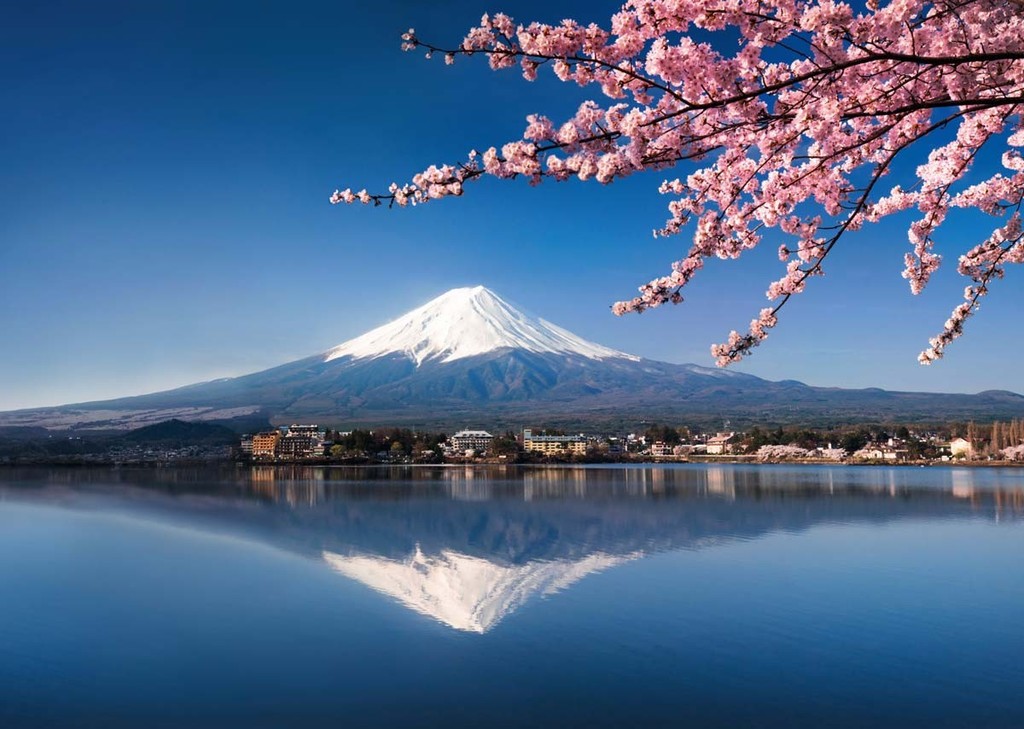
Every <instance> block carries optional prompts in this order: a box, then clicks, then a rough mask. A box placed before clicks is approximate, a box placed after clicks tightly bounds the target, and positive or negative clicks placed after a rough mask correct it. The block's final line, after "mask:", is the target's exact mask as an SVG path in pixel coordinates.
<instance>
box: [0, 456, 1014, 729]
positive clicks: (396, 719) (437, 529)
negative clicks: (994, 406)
mask: <svg viewBox="0 0 1024 729" xmlns="http://www.w3.org/2000/svg"><path fill="white" fill-rule="evenodd" d="M1022 559H1024V469H1022V470H1017V469H1000V468H973V469H971V468H940V467H929V468H884V467H842V466H836V467H825V466H822V467H817V466H739V465H737V466H732V465H707V466H705V465H696V464H688V465H676V466H635V467H634V466H629V467H620V466H611V467H608V466H601V467H560V468H542V467H537V468H525V467H524V468H515V467H507V468H494V469H485V468H464V467H436V468H434V467H405V468H371V469H357V468H299V467H295V468H272V467H265V468H234V467H229V468H223V469H185V468H181V469H151V470H145V469H139V470H131V469H120V470H116V469H110V470H105V469H13V468H9V469H0V727H4V729H13V728H16V727H236V726H237V727H285V726H287V727H339V726H354V727H383V726H395V727H446V728H448V729H451V728H453V727H524V726H552V727H567V726H581V727H622V726H659V727H660V726H691V727H929V728H933V727H972V728H980V727H1024V691H1022V689H1024V565H1022Z"/></svg>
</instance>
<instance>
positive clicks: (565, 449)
mask: <svg viewBox="0 0 1024 729" xmlns="http://www.w3.org/2000/svg"><path fill="white" fill-rule="evenodd" d="M523 448H524V449H525V450H528V451H535V452H537V453H543V454H544V455H546V456H554V455H564V454H568V453H573V454H578V455H583V454H584V453H586V452H587V438H586V436H583V435H534V434H533V431H532V430H529V429H526V430H523Z"/></svg>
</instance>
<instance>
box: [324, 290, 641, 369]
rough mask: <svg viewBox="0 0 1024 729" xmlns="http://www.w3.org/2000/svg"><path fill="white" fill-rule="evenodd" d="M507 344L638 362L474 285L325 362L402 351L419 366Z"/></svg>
mask: <svg viewBox="0 0 1024 729" xmlns="http://www.w3.org/2000/svg"><path fill="white" fill-rule="evenodd" d="M506 347H510V348H513V349H524V350H527V351H529V352H537V353H555V354H573V355H578V356H581V357H586V358H587V359H594V360H601V359H612V358H618V359H628V360H632V361H634V362H636V361H639V360H640V358H639V357H636V356H634V355H631V354H626V353H625V352H619V351H616V350H614V349H609V348H608V347H602V346H601V345H600V344H595V343H593V342H588V341H587V340H585V339H581V338H580V337H577V336H576V335H575V334H573V333H572V332H569V331H566V330H565V329H562V328H561V327H558V326H555V325H554V324H552V323H551V322H548V321H545V320H544V319H539V318H535V317H531V316H528V315H526V314H524V313H522V312H521V311H519V310H517V309H516V308H515V307H513V306H511V305H510V304H509V303H508V302H506V301H505V300H503V299H502V298H501V297H499V296H498V295H497V294H495V293H494V292H493V291H491V290H490V289H487V288H485V287H483V286H476V287H473V288H461V289H452V290H451V291H449V292H447V293H445V294H442V295H441V296H438V297H437V298H436V299H434V300H433V301H430V302H428V303H427V304H425V305H424V306H421V307H420V308H418V309H414V310H413V311H411V312H409V313H408V314H406V315H405V316H402V317H400V318H398V319H396V320H395V321H393V322H391V323H389V324H385V325H384V326H381V327H378V328H376V329H374V330H372V331H369V332H367V333H366V334H363V335H362V336H360V337H356V338H355V339H350V340H349V341H347V342H345V343H344V344H340V345H338V346H337V347H335V348H334V349H332V350H330V351H329V352H326V353H325V354H324V361H325V362H330V361H331V360H335V359H339V358H341V357H352V358H354V359H373V358H376V357H381V356H384V355H387V354H404V355H405V356H407V357H408V358H409V359H411V360H413V361H414V362H416V365H417V366H419V365H421V364H423V363H424V362H427V361H430V360H437V361H440V362H454V361H455V360H459V359H463V358H465V357H474V356H476V355H480V354H485V353H486V352H492V351H494V350H496V349H502V348H506Z"/></svg>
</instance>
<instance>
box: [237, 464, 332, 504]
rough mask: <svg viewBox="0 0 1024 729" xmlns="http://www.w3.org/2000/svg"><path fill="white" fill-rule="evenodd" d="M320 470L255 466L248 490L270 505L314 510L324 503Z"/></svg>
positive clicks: (303, 467)
mask: <svg viewBox="0 0 1024 729" xmlns="http://www.w3.org/2000/svg"><path fill="white" fill-rule="evenodd" d="M323 478H324V474H323V469H321V468H311V467H306V466H297V467H291V468H281V467H279V466H278V467H275V466H257V467H254V468H253V469H252V470H251V471H250V473H249V488H250V489H251V490H252V492H253V493H254V494H257V495H259V496H261V497H263V498H265V499H267V500H269V501H274V502H284V503H287V504H288V505H289V506H291V507H293V508H294V507H298V506H315V505H316V504H319V503H321V502H323V501H325V500H326V498H327V494H326V491H325V489H324V481H323Z"/></svg>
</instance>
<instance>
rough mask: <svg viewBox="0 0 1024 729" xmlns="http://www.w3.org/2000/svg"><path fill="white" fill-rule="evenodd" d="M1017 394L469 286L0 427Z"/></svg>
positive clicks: (724, 411) (632, 414) (502, 415)
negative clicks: (267, 356)
mask: <svg viewBox="0 0 1024 729" xmlns="http://www.w3.org/2000/svg"><path fill="white" fill-rule="evenodd" d="M1021 411H1024V397H1021V396H1020V395H1017V394H1014V393H1010V392H1001V391H993V392H986V393H979V394H977V395H941V394H933V393H905V392H904V393H901V392H886V391H884V390H877V389H867V390H842V389H838V388H816V387H808V386H807V385H804V384H803V383H800V382H795V381H792V380H784V381H781V382H771V381H768V380H763V379H761V378H759V377H754V376H752V375H748V374H743V373H739V372H735V371H730V370H719V369H710V368H707V367H699V366H697V365H692V364H669V363H666V362H657V361H653V360H647V359H642V358H640V357H637V356H635V355H631V354H627V353H625V352H620V351H617V350H615V349H611V348H609V347H606V346H603V345H601V344H596V343H594V342H589V341H587V340H585V339H582V338H581V337H578V336H576V335H575V334H573V333H571V332H569V331H567V330H565V329H563V328H561V327H559V326H556V325H555V324H552V323H550V322H548V321H545V320H544V319H541V318H538V317H535V316H531V315H528V314H525V313H523V312H522V311H520V310H518V309H516V308H515V307H513V306H512V305H511V304H509V303H508V302H507V301H505V300H504V299H502V298H501V297H500V296H498V295H497V294H495V293H494V292H492V291H490V290H488V289H486V288H484V287H483V286H476V287H473V288H460V289H454V290H452V291H449V292H447V293H445V294H442V295H441V296H439V297H437V298H436V299H434V300H433V301H430V302H428V303H427V304H425V305H423V306H421V307H419V308H417V309H414V310H413V311H411V312H409V313H408V314H406V315H405V316H402V317H400V318H398V319H396V320H395V321H393V322H390V323H388V324H384V325H383V326H380V327H378V328H376V329H373V330H372V331H369V332H367V333H366V334H364V335H362V336H359V337H356V338H355V339H351V340H349V341H347V342H344V343H342V344H340V345H338V346H336V347H333V348H331V349H329V350H327V351H326V352H321V353H320V354H316V355H313V356H311V357H306V358H304V359H301V360H297V361H295V362H290V363H288V364H284V365H281V366H279V367H274V368H272V369H269V370H264V371H262V372H256V373H253V374H250V375H244V376H241V377H233V378H227V379H223V380H216V381H213V382H204V383H199V384H196V385H189V386H187V387H181V388H178V389H176V390H168V391H166V392H157V393H153V394H151V395H141V396H138V397H127V398H121V399H117V400H107V401H104V402H92V403H83V404H79V405H66V406H62V407H57V408H43V409H39V410H21V411H14V412H9V413H0V427H2V426H43V427H47V428H54V429H63V428H91V429H126V428H133V427H139V426H143V425H148V424H151V423H156V422H160V421H163V420H168V419H170V418H180V419H187V420H216V421H227V420H231V419H235V420H236V421H237V420H238V419H239V418H246V417H249V418H251V417H252V416H258V417H259V418H270V419H271V420H272V421H274V422H298V421H302V420H305V421H309V420H312V421H314V422H321V423H329V424H332V425H335V424H337V425H341V424H351V425H357V424H365V425H371V426H372V425H401V424H406V423H412V424H416V425H418V426H423V427H445V428H447V427H462V426H465V425H467V424H470V423H474V422H477V423H481V424H487V426H488V427H492V428H506V427H508V428H516V427H520V426H522V425H525V424H527V423H536V424H538V425H545V426H555V427H575V426H576V425H577V424H580V423H582V422H589V423H596V422H599V421H616V422H622V421H623V420H626V421H631V422H635V421H636V420H652V419H660V420H663V421H664V420H668V421H676V422H678V421H680V420H685V421H686V422H688V423H691V424H706V425H710V424H712V423H714V424H716V425H720V424H721V422H722V421H723V420H724V419H731V420H732V421H733V422H734V423H735V424H743V423H751V424H753V423H757V424H768V423H785V422H798V423H803V424H812V423H815V422H818V421H820V420H827V422H828V423H835V422H837V421H840V422H841V421H845V422H850V421H856V420H869V421H874V422H878V421H884V420H887V419H894V420H896V419H898V420H900V421H904V422H909V421H913V420H934V419H936V418H942V419H943V420H951V419H965V420H966V419H971V418H973V419H986V418H1000V419H1003V418H1015V417H1018V416H1019V414H1020V412H1021Z"/></svg>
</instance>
